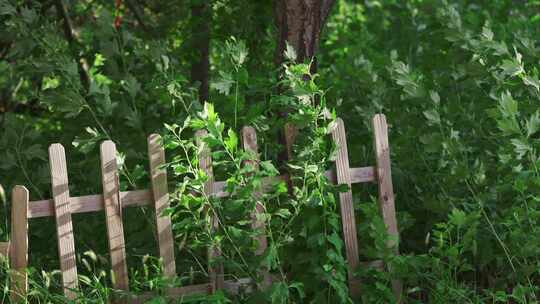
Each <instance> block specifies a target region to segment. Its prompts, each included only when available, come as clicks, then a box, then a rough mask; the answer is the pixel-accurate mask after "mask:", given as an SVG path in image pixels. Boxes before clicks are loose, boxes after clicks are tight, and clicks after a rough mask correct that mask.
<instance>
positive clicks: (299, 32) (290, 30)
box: [274, 0, 335, 71]
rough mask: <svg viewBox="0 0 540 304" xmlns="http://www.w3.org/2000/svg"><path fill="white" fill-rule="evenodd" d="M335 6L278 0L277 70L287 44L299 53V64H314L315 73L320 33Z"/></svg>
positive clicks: (323, 0)
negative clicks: (306, 61)
mask: <svg viewBox="0 0 540 304" xmlns="http://www.w3.org/2000/svg"><path fill="white" fill-rule="evenodd" d="M334 2H335V0H277V2H276V6H275V24H276V27H277V33H278V37H277V43H276V50H275V54H274V59H275V63H276V65H277V66H280V65H281V63H282V62H283V60H284V57H283V52H284V51H285V47H286V45H287V43H288V44H289V45H291V46H292V47H293V48H294V50H295V51H296V55H297V58H296V60H297V62H303V61H305V60H313V64H312V70H313V71H315V69H316V59H315V55H316V53H317V49H318V47H319V42H320V35H321V31H322V29H323V27H324V24H325V22H326V19H327V18H328V15H329V13H330V10H331V9H332V6H333V5H334Z"/></svg>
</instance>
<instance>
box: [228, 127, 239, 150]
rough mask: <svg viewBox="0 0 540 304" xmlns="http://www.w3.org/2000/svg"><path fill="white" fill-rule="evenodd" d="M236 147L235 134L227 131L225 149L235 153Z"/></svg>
mask: <svg viewBox="0 0 540 304" xmlns="http://www.w3.org/2000/svg"><path fill="white" fill-rule="evenodd" d="M237 146H238V136H236V133H235V132H234V131H233V130H232V129H229V130H227V139H225V148H226V149H227V150H228V151H229V152H230V153H234V151H236V148H237Z"/></svg>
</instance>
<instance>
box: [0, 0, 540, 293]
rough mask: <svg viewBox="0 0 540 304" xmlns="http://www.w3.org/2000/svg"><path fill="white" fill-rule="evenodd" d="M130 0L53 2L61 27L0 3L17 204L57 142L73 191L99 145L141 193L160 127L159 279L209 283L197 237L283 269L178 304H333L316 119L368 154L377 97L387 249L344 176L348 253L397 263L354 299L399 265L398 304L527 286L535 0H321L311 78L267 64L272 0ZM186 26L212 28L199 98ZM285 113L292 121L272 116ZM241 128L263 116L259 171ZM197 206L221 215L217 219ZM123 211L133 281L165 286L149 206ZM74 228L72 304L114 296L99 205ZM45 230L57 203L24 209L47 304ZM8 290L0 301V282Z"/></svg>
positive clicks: (95, 185)
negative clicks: (221, 188)
mask: <svg viewBox="0 0 540 304" xmlns="http://www.w3.org/2000/svg"><path fill="white" fill-rule="evenodd" d="M124 2H125V3H123V4H122V5H121V6H120V7H115V3H114V1H74V2H73V3H71V4H69V6H68V8H69V10H68V14H69V17H70V19H71V22H72V27H73V29H74V35H73V38H71V39H69V38H67V36H66V33H65V32H64V30H65V28H64V22H63V21H62V18H61V16H59V14H57V12H58V6H57V3H59V2H58V1H15V0H0V23H1V26H0V182H1V183H2V185H3V186H4V188H5V189H6V195H7V198H8V200H9V196H10V195H9V191H10V190H11V189H12V187H13V186H14V185H16V184H22V185H25V186H26V187H27V188H28V189H29V190H30V195H31V199H44V198H49V197H50V195H51V194H50V184H49V183H50V181H49V179H50V177H49V173H48V156H47V147H48V145H49V144H51V143H54V142H60V143H62V144H63V145H64V146H65V147H66V152H67V158H68V171H69V179H70V191H71V195H73V196H75V195H85V194H91V193H99V192H100V191H101V180H100V167H99V143H100V142H101V141H103V140H105V139H112V140H113V141H115V143H116V144H117V148H118V150H119V152H120V156H121V157H120V159H121V170H120V171H121V176H120V179H121V187H122V189H123V190H126V189H129V190H131V189H142V188H146V187H148V186H149V185H148V168H147V162H148V160H147V156H146V137H147V135H149V134H150V133H153V132H157V133H161V134H163V135H164V138H165V144H166V147H167V148H168V160H169V161H171V162H172V163H171V165H170V166H169V169H168V171H169V173H170V174H169V175H170V178H169V181H170V185H169V190H170V192H171V193H172V198H173V200H172V203H173V208H171V210H169V212H170V213H171V215H172V216H173V224H174V232H175V237H176V240H177V250H176V252H177V265H178V267H177V268H178V269H179V280H178V282H174V283H175V284H188V283H193V282H203V281H206V280H207V278H206V275H205V273H204V271H203V270H204V268H205V267H204V266H205V265H206V262H205V253H206V251H205V250H206V249H205V248H206V247H207V246H208V245H209V244H216V243H218V244H220V245H221V246H223V248H224V253H225V254H224V256H225V257H224V261H223V262H224V263H225V268H226V270H227V272H228V273H231V274H234V275H238V276H246V275H247V276H251V277H252V278H254V279H260V278H259V277H258V274H257V272H256V270H257V269H260V267H266V268H269V269H271V271H272V272H273V273H274V274H275V275H276V277H277V278H278V280H276V283H275V284H274V285H273V286H272V287H271V288H270V289H269V291H267V292H261V293H255V294H254V295H240V296H238V297H236V298H233V297H231V296H229V295H226V294H220V293H219V294H216V295H213V296H209V297H206V298H204V297H203V298H196V299H193V301H202V302H222V303H225V302H229V301H231V302H240V301H243V302H246V303H262V302H272V303H300V302H306V303H308V302H309V303H348V302H350V301H352V300H351V299H349V298H348V296H347V293H348V290H347V284H346V271H345V269H346V265H345V260H344V253H343V243H342V241H341V237H340V236H341V228H340V226H341V224H340V222H339V216H338V214H339V212H338V210H339V207H338V204H337V203H336V200H335V197H337V196H336V193H337V192H338V191H342V190H343V189H339V187H335V186H332V185H330V184H328V182H327V181H326V180H325V179H324V178H323V177H322V174H323V172H324V170H325V169H326V168H328V167H330V166H331V160H332V154H333V151H334V148H335V147H333V146H332V144H331V142H330V141H329V140H328V139H329V138H328V135H327V133H328V131H329V129H331V128H332V125H333V123H334V119H335V116H336V115H337V116H339V117H341V118H343V119H344V121H345V126H346V129H347V137H348V138H347V139H348V149H349V156H350V158H351V163H352V165H353V166H367V165H372V164H374V158H373V150H372V136H371V129H370V128H371V127H370V121H371V117H372V115H373V114H375V113H384V114H386V116H387V120H388V122H389V124H390V130H389V134H390V146H391V158H392V170H393V172H392V173H393V181H394V189H395V192H396V208H397V210H398V220H399V228H400V251H401V253H402V255H401V256H400V257H394V256H392V251H391V250H390V249H388V248H386V245H385V244H386V241H387V239H388V237H387V235H386V234H385V232H384V231H385V228H384V224H383V222H382V220H381V218H380V216H379V213H378V207H377V203H376V201H375V196H376V188H375V187H374V186H370V185H367V186H358V187H356V186H355V187H353V193H354V199H355V208H356V211H357V215H358V216H357V225H358V233H359V244H360V253H361V259H362V260H370V259H383V260H385V261H386V262H387V263H389V264H390V265H392V272H390V273H388V272H378V271H375V270H370V269H364V268H362V269H358V270H357V271H356V275H358V276H360V277H361V278H362V282H363V284H362V298H361V299H358V300H355V301H356V302H358V303H389V302H392V301H395V299H394V298H393V296H392V293H391V289H390V286H391V284H390V282H391V280H392V279H396V278H399V279H401V280H402V281H403V283H404V287H405V288H404V302H406V303H453V302H455V303H537V302H538V296H539V293H540V290H539V285H540V260H539V256H540V172H539V170H540V153H539V148H540V140H539V139H540V110H539V109H540V80H539V70H538V64H539V63H540V49H539V45H540V27H539V22H540V13H539V12H540V3H539V2H538V1H533V0H529V1H510V0H507V1H502V0H491V1H463V0H461V1H443V0H424V1H421V0H415V1H398V0H381V1H367V0H366V1H353V0H337V1H336V3H335V5H334V7H333V9H332V12H331V14H330V17H329V19H328V20H327V22H326V25H325V26H324V29H323V32H322V34H321V40H320V44H319V47H318V52H317V60H316V64H317V69H316V74H311V75H310V73H313V72H314V69H312V70H311V71H310V69H309V63H310V62H304V63H299V64H293V63H292V61H294V59H295V58H294V50H292V49H290V48H288V49H287V52H286V56H285V57H286V58H287V63H286V65H285V66H281V65H279V64H278V65H276V63H275V54H274V49H275V48H276V36H277V34H276V29H275V27H274V24H273V23H274V17H273V13H274V12H273V10H274V5H273V3H272V2H271V1H245V0H215V1H211V2H210V11H209V13H208V14H207V15H201V16H192V14H191V13H190V8H191V7H192V6H193V5H198V4H201V3H203V1H194V0H193V1H124ZM60 3H61V2H60ZM135 11H137V13H135ZM137 15H138V16H137ZM116 16H122V18H121V20H120V24H119V27H118V28H115V27H114V26H113V24H114V22H115V18H116V19H117V21H118V17H116ZM202 24H206V25H207V26H208V27H209V30H210V49H209V53H210V54H209V61H210V67H209V71H210V85H209V87H210V90H209V97H208V100H207V101H208V102H209V103H211V104H213V106H211V105H210V104H206V105H205V104H204V101H206V100H203V101H199V98H198V94H199V90H198V87H199V83H198V82H193V81H190V71H191V70H190V69H191V68H192V67H191V64H192V62H193V61H194V60H196V59H197V58H198V57H197V56H198V55H197V52H196V48H194V47H193V39H192V37H193V36H194V35H196V33H195V31H193V28H197V27H200V26H201V25H202ZM289 61H290V62H289ZM82 67H85V69H86V70H87V79H88V82H87V83H85V81H84V77H81V75H80V71H81V70H82ZM280 75H281V76H280ZM283 109H287V110H288V111H289V114H288V115H287V116H286V117H284V115H278V113H280V112H282V111H283ZM328 109H335V110H328ZM218 113H219V114H218ZM188 117H189V118H188ZM285 122H293V123H295V124H296V125H298V126H299V128H300V131H301V132H300V134H301V135H300V137H299V138H298V144H297V145H296V146H295V155H296V156H295V158H293V159H292V160H290V161H289V162H288V163H287V164H284V163H283V161H281V160H282V157H280V152H281V151H282V150H283V147H282V146H281V145H279V144H277V143H278V142H279V138H278V137H279V134H278V132H277V130H281V129H283V125H284V123H285ZM244 125H252V126H254V127H255V128H256V130H257V132H258V139H259V150H260V152H261V159H262V160H263V161H264V162H261V164H260V167H261V171H259V172H256V171H255V170H253V169H254V168H249V167H248V168H243V169H242V166H241V164H242V163H243V162H245V161H246V160H252V159H253V155H251V154H249V153H244V152H242V150H241V149H240V148H239V139H238V138H239V132H240V129H241V127H242V126H244ZM200 128H207V129H209V130H210V135H209V136H208V137H206V138H205V139H204V141H205V142H206V143H207V144H209V145H210V146H211V147H212V149H213V151H214V155H213V157H214V160H215V162H216V164H215V168H214V169H215V171H216V176H217V178H218V179H219V180H227V182H228V188H227V190H228V191H229V192H230V193H234V195H233V196H231V197H230V198H228V199H226V200H214V199H209V198H204V196H202V195H201V194H202V192H201V191H202V189H201V187H202V184H203V183H204V181H205V180H206V176H205V175H204V174H201V173H200V170H199V168H198V163H197V157H196V151H197V148H196V146H195V143H194V141H193V138H192V137H193V136H192V135H193V131H194V130H196V129H200ZM276 168H279V169H280V170H286V171H289V172H290V173H291V175H292V176H293V177H294V178H293V185H292V189H291V190H292V195H287V186H286V185H283V184H282V185H275V187H273V188H274V191H271V192H270V193H268V194H267V195H265V196H263V197H262V198H261V197H254V193H255V192H257V191H256V190H257V189H259V187H260V183H261V179H262V178H263V177H265V176H273V175H277V174H278V172H277V170H276ZM197 194H199V195H197ZM255 199H261V200H262V201H263V202H265V203H267V210H266V212H265V214H264V216H263V220H265V221H266V223H267V225H268V227H269V230H268V231H267V235H268V238H269V249H268V250H267V252H265V254H264V255H263V257H262V258H260V257H256V256H254V255H253V254H252V253H253V250H254V248H255V244H254V243H253V242H250V241H247V240H249V239H250V237H251V236H254V235H256V234H257V232H254V231H252V230H251V228H250V226H249V223H248V220H249V218H250V214H249V212H248V211H249V210H250V209H249V208H250V207H253V205H254V201H255ZM208 208H210V210H212V212H216V213H217V214H219V215H220V216H221V218H222V220H223V224H224V228H223V229H221V230H220V231H219V232H218V233H217V234H215V235H214V234H212V233H210V231H208V229H207V228H208V220H209V219H208V214H207V213H206V210H208ZM8 214H9V203H4V205H3V208H2V210H1V216H2V217H3V218H2V220H1V221H0V222H1V223H2V225H1V226H0V237H1V239H0V240H1V241H4V240H7V239H8V236H9V229H8V226H9V225H8V224H7V223H8V222H7V217H8ZM124 216H125V219H124V225H125V226H124V227H125V235H126V241H127V252H128V255H129V266H130V268H132V271H131V282H130V283H131V285H132V286H133V287H132V288H133V289H134V290H136V291H138V290H157V291H160V290H162V289H163V287H164V286H167V284H170V283H171V282H166V281H165V280H163V279H161V278H160V275H159V267H158V266H157V265H158V262H157V261H156V260H155V259H154V258H151V257H149V256H146V255H147V254H149V255H151V256H154V257H155V256H156V254H157V253H156V252H157V250H156V246H155V237H154V232H155V231H154V230H155V228H153V227H154V226H155V225H154V223H153V220H152V219H153V215H152V214H151V212H150V211H149V210H147V209H144V208H141V209H137V208H135V209H129V210H126V212H125V214H124ZM74 228H75V239H76V248H77V252H78V262H79V264H78V265H79V269H80V271H79V272H80V273H81V274H82V275H83V277H81V286H83V287H84V288H83V291H84V293H83V294H81V299H80V300H79V301H80V302H82V301H83V298H84V299H85V300H84V301H87V302H88V303H99V302H100V301H102V300H101V299H103V298H104V297H106V295H107V294H108V293H109V292H110V289H109V288H108V287H107V286H110V284H109V281H108V279H107V277H108V275H109V274H108V269H109V266H108V265H107V263H108V257H107V244H106V237H105V236H106V229H105V222H104V218H103V215H102V214H95V215H89V214H84V215H75V216H74ZM54 235H55V232H54V223H53V219H38V220H32V221H31V224H30V264H31V266H32V272H33V273H32V275H31V277H32V288H31V289H32V291H33V297H34V298H35V300H36V301H40V302H44V303H45V302H47V301H49V302H55V303H56V302H63V301H65V299H62V297H60V296H59V295H58V293H59V291H60V289H59V288H58V279H59V277H58V274H57V273H55V272H54V271H53V270H55V269H58V257H57V253H56V245H55V242H54V241H53V240H54V237H53V236H54ZM141 260H142V262H141ZM199 261H202V264H203V265H200V264H199ZM201 266H203V267H201ZM42 269H43V270H44V272H43V273H41V270H42ZM51 271H53V272H52V273H51ZM0 277H1V278H2V280H3V282H6V280H5V275H4V274H0ZM2 292H3V298H2V299H3V301H7V298H6V294H7V293H8V290H7V286H6V288H4V289H3V291H2ZM155 301H156V303H161V302H162V301H163V300H162V299H159V298H157V299H155Z"/></svg>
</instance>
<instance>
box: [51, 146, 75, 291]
mask: <svg viewBox="0 0 540 304" xmlns="http://www.w3.org/2000/svg"><path fill="white" fill-rule="evenodd" d="M49 166H50V170H51V186H52V195H53V200H54V215H55V220H56V235H57V239H58V256H59V258H60V270H61V272H62V285H63V286H64V294H65V295H66V297H67V298H68V299H71V300H73V299H75V298H76V297H77V294H76V292H75V290H76V289H77V283H78V282H77V264H76V259H75V242H74V238H73V223H72V221H71V210H70V207H69V200H70V196H69V182H68V174H67V165H66V154H65V151H64V147H63V146H62V145H61V144H52V145H51V146H49Z"/></svg>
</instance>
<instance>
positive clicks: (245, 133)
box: [241, 126, 272, 289]
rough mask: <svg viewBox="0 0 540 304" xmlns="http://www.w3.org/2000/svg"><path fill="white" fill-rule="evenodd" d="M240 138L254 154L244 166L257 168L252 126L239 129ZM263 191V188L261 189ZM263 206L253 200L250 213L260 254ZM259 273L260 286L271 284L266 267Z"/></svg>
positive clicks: (263, 242)
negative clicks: (253, 207)
mask: <svg viewBox="0 0 540 304" xmlns="http://www.w3.org/2000/svg"><path fill="white" fill-rule="evenodd" d="M241 139H242V146H243V148H244V151H249V152H251V153H253V154H254V159H253V160H249V161H246V162H245V163H244V165H245V166H253V167H254V169H255V170H258V169H259V154H258V153H259V151H258V150H259V148H258V145H257V132H256V131H255V129H254V128H253V127H250V126H245V127H243V128H242V131H241ZM261 191H263V189H261ZM254 195H255V197H256V198H260V197H261V195H262V192H257V193H255V194H254ZM264 213H265V208H264V205H263V204H262V202H260V201H256V202H255V210H253V212H252V214H251V228H252V229H253V230H254V231H256V232H257V237H256V241H257V249H256V250H255V255H262V254H263V253H264V252H265V251H266V248H267V247H268V242H267V240H266V226H265V223H264V220H259V219H257V215H258V214H264ZM259 274H260V275H261V277H262V278H263V279H262V284H261V286H260V287H261V288H262V289H266V288H268V287H270V285H272V281H271V278H270V274H269V273H268V270H267V269H261V270H260V271H259Z"/></svg>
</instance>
